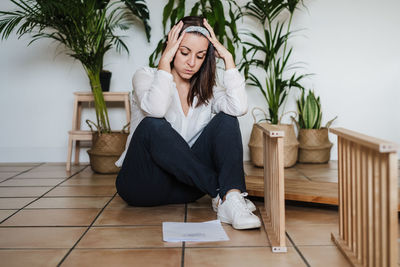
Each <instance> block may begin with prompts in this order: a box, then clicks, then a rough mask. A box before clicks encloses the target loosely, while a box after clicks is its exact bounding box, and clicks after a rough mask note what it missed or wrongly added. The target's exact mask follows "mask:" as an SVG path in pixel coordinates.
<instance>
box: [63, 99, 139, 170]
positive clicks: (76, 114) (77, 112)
mask: <svg viewBox="0 0 400 267" xmlns="http://www.w3.org/2000/svg"><path fill="white" fill-rule="evenodd" d="M74 95H75V98H74V111H73V117H72V130H71V131H69V132H68V135H69V136H68V155H67V167H66V170H67V171H70V170H71V156H72V147H73V144H74V142H75V160H74V163H75V164H79V152H80V142H81V141H91V140H92V132H91V131H88V130H87V131H84V130H81V115H82V104H83V103H84V102H87V103H89V102H93V101H94V97H93V94H92V93H91V92H75V93H74ZM103 95H104V100H105V102H106V103H107V102H123V103H124V107H125V112H126V121H127V122H130V121H131V108H130V100H129V92H103Z"/></svg>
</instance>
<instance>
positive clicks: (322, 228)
mask: <svg viewBox="0 0 400 267" xmlns="http://www.w3.org/2000/svg"><path fill="white" fill-rule="evenodd" d="M338 231H339V229H338V226H337V225H336V224H297V225H293V224H291V225H286V232H287V233H288V234H289V236H290V237H291V238H292V240H293V242H294V243H295V244H296V245H297V246H306V245H312V246H314V245H322V246H323V245H326V246H333V245H334V243H333V241H332V240H331V233H332V232H333V233H337V232H338Z"/></svg>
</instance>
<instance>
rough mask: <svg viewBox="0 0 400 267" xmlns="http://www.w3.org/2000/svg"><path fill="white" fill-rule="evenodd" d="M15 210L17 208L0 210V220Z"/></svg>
mask: <svg viewBox="0 0 400 267" xmlns="http://www.w3.org/2000/svg"><path fill="white" fill-rule="evenodd" d="M16 211H17V210H0V222H1V221H2V220H4V219H5V218H7V217H8V216H10V215H11V214H13V213H15V212H16Z"/></svg>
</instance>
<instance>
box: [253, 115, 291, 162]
mask: <svg viewBox="0 0 400 267" xmlns="http://www.w3.org/2000/svg"><path fill="white" fill-rule="evenodd" d="M258 125H261V127H265V126H266V125H269V126H270V127H273V128H275V129H276V130H277V131H283V132H284V133H285V136H284V138H283V144H284V145H283V150H284V167H285V168H288V167H292V166H293V165H295V164H296V161H297V153H298V146H299V143H298V141H297V138H296V134H295V132H294V126H293V124H278V125H272V124H269V123H267V122H262V123H258ZM249 149H250V159H251V161H252V162H253V164H254V165H255V166H257V167H264V154H263V133H262V131H261V130H260V129H258V128H257V126H256V125H255V124H254V125H253V129H252V131H251V135H250V141H249Z"/></svg>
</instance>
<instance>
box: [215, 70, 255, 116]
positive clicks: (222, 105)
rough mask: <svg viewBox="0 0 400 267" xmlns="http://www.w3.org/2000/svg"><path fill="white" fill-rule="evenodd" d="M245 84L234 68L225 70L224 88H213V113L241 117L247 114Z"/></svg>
mask: <svg viewBox="0 0 400 267" xmlns="http://www.w3.org/2000/svg"><path fill="white" fill-rule="evenodd" d="M245 85H246V82H245V80H244V78H243V76H242V75H241V74H240V73H239V71H238V70H237V69H236V68H232V69H228V70H225V72H224V84H223V86H224V87H219V86H215V87H214V92H213V93H214V99H213V101H212V103H211V105H212V106H211V109H212V112H213V113H218V112H220V111H222V112H224V113H226V114H229V115H232V116H236V117H239V116H243V115H244V114H246V113H247V109H248V104H247V93H246V88H245Z"/></svg>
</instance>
